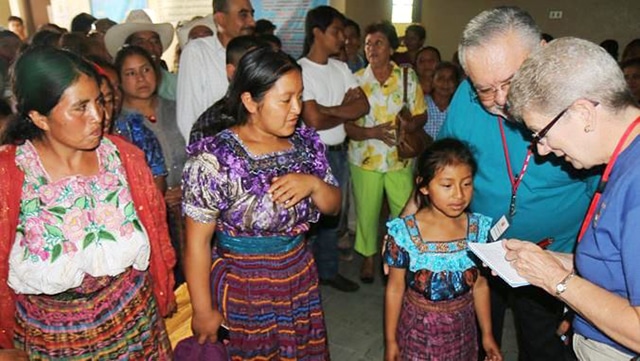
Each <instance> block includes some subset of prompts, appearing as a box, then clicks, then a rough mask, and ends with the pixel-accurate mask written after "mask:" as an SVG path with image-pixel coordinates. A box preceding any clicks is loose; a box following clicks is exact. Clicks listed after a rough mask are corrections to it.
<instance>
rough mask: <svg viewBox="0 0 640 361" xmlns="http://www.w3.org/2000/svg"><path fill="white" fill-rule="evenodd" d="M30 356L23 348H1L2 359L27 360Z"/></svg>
mask: <svg viewBox="0 0 640 361" xmlns="http://www.w3.org/2000/svg"><path fill="white" fill-rule="evenodd" d="M27 360H29V356H28V355H27V353H26V352H24V351H22V350H16V349H10V350H0V361H27Z"/></svg>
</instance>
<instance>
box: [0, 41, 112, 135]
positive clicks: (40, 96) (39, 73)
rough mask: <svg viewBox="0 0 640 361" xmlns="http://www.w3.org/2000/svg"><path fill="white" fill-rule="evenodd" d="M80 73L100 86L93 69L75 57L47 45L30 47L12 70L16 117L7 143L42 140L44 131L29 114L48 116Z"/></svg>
mask: <svg viewBox="0 0 640 361" xmlns="http://www.w3.org/2000/svg"><path fill="white" fill-rule="evenodd" d="M81 74H85V75H87V76H89V77H90V78H92V79H93V80H95V82H96V84H98V85H99V84H100V81H99V77H98V74H97V73H96V71H95V69H94V68H93V66H92V65H91V64H90V63H89V62H87V61H85V60H83V59H82V58H81V57H79V56H78V55H76V54H73V53H71V52H69V51H66V50H61V49H57V48H53V47H48V46H42V47H29V48H27V49H26V50H25V51H24V52H23V53H22V54H21V55H20V56H19V57H18V59H17V60H16V61H15V63H14V65H13V67H12V69H11V83H12V85H13V94H14V96H15V99H16V110H17V116H16V117H15V118H14V119H13V120H12V121H11V123H10V124H9V129H8V131H7V138H8V142H10V143H12V144H19V143H21V142H23V141H25V140H31V139H35V138H39V137H41V136H42V134H43V132H42V130H41V129H40V128H38V127H37V126H35V125H34V124H33V122H32V121H31V119H30V118H29V112H30V111H34V110H35V111H37V112H38V113H40V114H42V115H49V113H50V112H51V110H52V109H53V108H54V107H55V106H56V105H57V104H58V103H59V102H60V97H62V94H63V93H64V91H65V90H66V89H67V88H69V87H70V86H72V85H73V84H74V83H75V82H76V81H77V80H78V77H79V76H80V75H81Z"/></svg>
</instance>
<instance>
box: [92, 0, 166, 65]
mask: <svg viewBox="0 0 640 361" xmlns="http://www.w3.org/2000/svg"><path fill="white" fill-rule="evenodd" d="M138 31H153V32H154V33H157V34H158V35H159V36H160V42H162V52H163V53H164V51H165V50H167V48H168V47H169V45H171V41H173V25H171V24H170V23H161V24H154V23H153V22H152V21H151V18H150V17H149V15H148V14H147V13H146V12H145V11H144V10H141V9H136V10H131V11H130V12H129V14H128V15H127V18H126V19H124V22H123V23H122V24H117V25H114V26H112V27H111V28H109V30H107V33H106V34H105V35H104V44H105V46H106V47H107V51H108V52H109V54H110V55H111V56H112V57H114V58H115V57H116V54H117V53H118V50H120V48H121V47H122V45H123V44H124V41H125V40H127V38H128V37H129V36H130V35H131V34H133V33H137V32H138Z"/></svg>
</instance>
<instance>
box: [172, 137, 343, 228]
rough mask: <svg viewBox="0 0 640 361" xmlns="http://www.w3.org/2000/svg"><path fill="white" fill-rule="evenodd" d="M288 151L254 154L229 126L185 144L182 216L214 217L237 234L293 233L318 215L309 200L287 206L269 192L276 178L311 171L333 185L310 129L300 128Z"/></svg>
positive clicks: (320, 146)
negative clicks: (192, 142)
mask: <svg viewBox="0 0 640 361" xmlns="http://www.w3.org/2000/svg"><path fill="white" fill-rule="evenodd" d="M289 141H290V142H291V145H292V147H291V149H289V150H286V151H281V152H275V153H270V154H265V155H261V156H255V155H253V154H251V153H250V152H249V151H248V150H247V149H246V147H245V146H244V145H243V144H242V141H241V140H240V139H239V138H238V137H237V135H236V134H235V133H234V132H233V131H231V130H229V129H227V130H224V131H222V132H220V133H218V134H217V135H216V136H214V137H210V138H205V139H203V140H202V141H199V142H197V143H194V144H192V145H190V146H189V147H188V148H187V153H188V154H189V156H190V158H189V160H188V161H187V164H186V165H185V170H184V173H183V179H182V184H183V186H182V189H183V192H184V196H183V207H184V211H185V214H187V215H188V216H189V217H191V218H193V219H194V220H196V221H199V222H204V223H210V222H213V221H217V228H218V230H221V231H223V232H226V233H230V234H233V235H238V236H257V235H260V236H272V235H282V234H287V235H297V234H300V233H302V232H305V231H307V230H308V229H309V222H316V221H317V220H318V218H319V216H320V213H319V212H318V210H317V208H316V207H315V206H314V205H313V203H312V201H311V199H309V198H307V199H304V200H302V201H300V202H299V203H298V204H297V205H295V206H294V207H292V208H290V209H286V208H284V207H283V206H281V205H278V204H276V203H274V202H273V201H272V200H271V198H270V196H269V195H268V194H267V191H268V189H269V186H270V185H271V180H272V179H273V178H274V177H278V176H283V175H285V174H288V173H305V174H313V175H315V176H317V177H319V178H320V179H323V180H324V181H325V182H327V183H329V184H333V185H337V181H336V179H335V177H334V176H333V174H332V173H331V169H330V168H329V165H328V162H327V159H326V156H325V149H324V145H323V144H322V143H321V142H320V139H319V137H318V135H317V133H316V132H315V131H314V130H313V129H311V128H298V129H297V130H296V132H295V133H294V134H293V135H292V136H291V137H290V138H289Z"/></svg>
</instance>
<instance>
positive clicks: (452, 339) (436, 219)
mask: <svg viewBox="0 0 640 361" xmlns="http://www.w3.org/2000/svg"><path fill="white" fill-rule="evenodd" d="M476 168H477V165H476V162H475V160H474V159H473V155H472V154H471V151H470V150H469V148H468V147H466V146H465V145H464V144H463V143H462V142H460V141H458V140H455V139H443V140H439V141H437V142H435V143H433V145H432V146H430V147H429V148H428V149H427V150H426V151H425V152H424V154H423V155H422V156H420V158H419V160H418V164H417V176H416V185H417V187H416V188H417V192H416V199H415V201H416V203H417V204H418V212H416V213H415V214H412V215H409V216H406V217H403V218H396V219H393V220H391V221H389V222H388V223H387V227H388V235H387V244H386V247H385V248H386V249H385V252H384V260H385V262H386V263H387V264H388V265H389V266H390V267H389V268H390V272H389V282H388V283H387V289H386V292H385V360H386V361H397V360H468V361H469V360H470V361H475V360H477V359H478V346H477V345H478V344H477V340H478V338H477V333H476V316H477V319H478V324H479V325H480V330H481V332H482V345H483V347H484V349H485V352H486V353H487V357H486V358H485V360H502V356H501V355H500V350H499V348H498V345H497V344H496V342H495V340H494V338H493V334H492V332H491V310H490V307H491V306H490V303H489V286H488V284H487V280H486V279H485V278H484V277H483V276H482V275H480V273H479V272H478V268H477V265H476V263H475V259H474V258H473V256H472V255H471V254H470V251H469V250H468V246H467V243H468V242H480V243H485V242H486V241H487V236H488V232H489V228H490V226H491V218H489V217H486V216H483V215H481V214H477V213H467V212H466V209H467V207H468V206H469V202H470V201H471V197H472V195H473V176H474V174H475V172H476Z"/></svg>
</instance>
